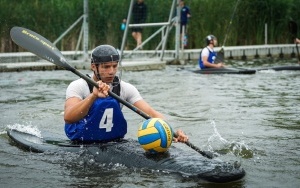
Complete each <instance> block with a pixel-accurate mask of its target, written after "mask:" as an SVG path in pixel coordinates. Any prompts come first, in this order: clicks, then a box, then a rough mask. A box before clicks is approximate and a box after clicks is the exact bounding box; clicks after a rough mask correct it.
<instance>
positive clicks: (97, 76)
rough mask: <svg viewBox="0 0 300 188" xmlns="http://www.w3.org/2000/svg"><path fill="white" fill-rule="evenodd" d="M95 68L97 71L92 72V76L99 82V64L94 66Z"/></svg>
mask: <svg viewBox="0 0 300 188" xmlns="http://www.w3.org/2000/svg"><path fill="white" fill-rule="evenodd" d="M95 66H96V69H97V71H94V75H95V76H96V78H97V79H98V80H101V76H100V74H99V69H98V66H99V64H95Z"/></svg>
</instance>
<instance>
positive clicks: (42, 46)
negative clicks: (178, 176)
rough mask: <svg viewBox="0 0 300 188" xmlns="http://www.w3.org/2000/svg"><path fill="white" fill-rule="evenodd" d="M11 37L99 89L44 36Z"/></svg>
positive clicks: (16, 32) (18, 32)
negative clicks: (71, 64)
mask: <svg viewBox="0 0 300 188" xmlns="http://www.w3.org/2000/svg"><path fill="white" fill-rule="evenodd" d="M10 35H11V38H12V40H13V41H14V42H15V43H16V44H17V45H19V46H21V47H23V48H24V49H27V50H28V51H30V52H32V53H34V54H36V55H37V56H39V57H41V58H42V59H45V60H47V61H49V62H51V63H54V64H55V65H57V66H60V67H63V68H65V69H66V70H69V71H71V72H73V73H74V74H76V75H77V76H79V77H80V78H82V79H84V80H85V81H87V82H88V83H90V84H92V85H93V86H95V87H97V88H98V87H99V86H98V84H97V83H96V82H95V81H94V80H92V79H91V78H89V77H88V76H86V75H84V74H82V73H81V72H79V71H78V70H77V69H75V68H74V67H72V66H70V65H69V64H68V63H67V61H66V59H65V58H64V56H63V55H62V53H61V52H60V51H59V50H58V49H57V48H56V47H55V45H54V44H52V43H51V42H50V41H49V40H47V39H46V38H44V37H43V36H41V35H39V34H38V33H36V32H34V31H31V30H29V29H25V28H22V27H13V28H12V29H11V31H10ZM108 94H109V95H110V96H111V97H113V98H115V99H116V100H118V101H119V102H120V103H122V104H123V105H125V106H127V107H128V108H129V109H131V110H133V111H134V112H136V113H137V114H139V115H140V116H142V117H144V118H145V119H149V118H151V117H150V116H149V115H148V114H146V113H144V112H143V111H142V110H140V109H138V108H137V107H135V106H133V105H132V104H130V103H129V102H127V101H125V100H123V99H122V98H120V97H119V96H118V95H116V94H115V93H113V92H111V91H109V92H108ZM177 136H178V135H177V134H176V133H174V137H177ZM185 144H186V145H187V146H189V147H191V148H192V149H194V150H195V151H197V152H198V153H200V154H201V155H203V156H204V157H207V158H210V159H211V158H213V155H212V153H210V152H204V151H202V150H201V149H199V148H198V147H196V146H195V145H193V144H192V143H190V142H185Z"/></svg>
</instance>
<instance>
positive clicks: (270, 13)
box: [0, 0, 300, 52]
mask: <svg viewBox="0 0 300 188" xmlns="http://www.w3.org/2000/svg"><path fill="white" fill-rule="evenodd" d="M150 1H151V3H150ZM185 2H186V4H187V5H188V6H189V7H190V9H191V13H192V17H191V19H190V20H189V24H188V36H189V46H188V47H189V48H202V47H203V46H204V45H205V43H204V38H205V36H207V35H208V34H214V35H215V36H217V37H218V39H219V44H221V45H224V44H223V42H224V38H225V36H226V35H227V41H226V44H225V45H226V46H233V45H259V44H264V42H265V24H267V25H268V33H267V34H268V43H269V44H283V43H291V42H292V41H291V38H290V33H289V30H288V22H289V21H290V20H293V21H296V23H297V24H298V25H300V21H299V18H300V11H299V7H300V1H299V0H240V2H239V5H238V8H237V11H236V13H235V15H234V17H233V20H232V23H231V24H230V30H229V32H228V33H227V27H228V26H229V23H230V19H231V16H232V14H233V11H234V6H235V4H236V2H237V0H221V1H220V0H186V1H185ZM145 3H146V4H147V6H148V18H147V22H149V23H155V22H166V21H167V20H168V18H169V14H170V8H171V4H172V0H145ZM129 4H130V0H89V48H90V49H92V48H94V47H95V46H97V45H99V44H104V43H107V44H111V45H114V46H116V47H120V46H121V42H122V36H123V31H121V30H120V24H121V22H122V19H123V18H126V17H127V14H128V9H129ZM0 7H1V11H0V32H1V34H0V41H1V46H0V52H14V51H19V50H21V49H19V47H18V46H16V45H15V44H14V43H13V42H12V41H11V39H10V36H9V31H10V29H11V28H12V27H13V26H21V27H25V28H29V29H32V30H34V31H36V32H38V33H40V34H41V35H43V36H45V37H46V38H48V39H49V40H50V41H54V40H56V39H57V38H58V37H59V36H60V35H61V34H62V33H63V32H64V31H65V30H66V29H68V28H69V27H70V26H71V25H72V24H73V23H74V22H75V21H76V20H77V19H78V18H79V17H80V16H81V15H82V14H83V0H47V1H46V0H1V1H0ZM80 29H81V23H80V24H78V25H77V26H76V27H75V28H74V29H72V30H71V32H70V33H69V34H67V35H66V36H65V37H64V38H63V39H62V40H61V41H60V42H59V43H58V44H57V47H58V48H59V49H60V50H74V49H75V47H76V44H77V42H78V38H79V33H80ZM157 29H159V27H146V28H144V31H143V38H144V39H145V38H147V37H149V36H150V35H152V33H153V32H155V31H156V30H157ZM298 33H299V32H298ZM174 36H175V29H173V30H172V32H171V33H170V36H169V39H168V44H167V48H168V49H174V42H175V40H174ZM298 36H299V35H298ZM299 37H300V36H299ZM160 39H161V38H160V36H157V37H155V38H154V39H152V40H151V41H150V42H149V43H148V44H147V45H146V46H145V49H154V48H155V47H156V46H157V45H158V43H159V42H160ZM127 46H128V47H129V49H132V48H134V47H135V42H134V41H133V39H132V37H131V32H130V30H129V32H128V36H127Z"/></svg>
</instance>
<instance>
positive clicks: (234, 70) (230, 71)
mask: <svg viewBox="0 0 300 188" xmlns="http://www.w3.org/2000/svg"><path fill="white" fill-rule="evenodd" d="M193 72H194V73H198V74H255V72H256V70H252V69H237V68H207V69H198V70H194V71H193Z"/></svg>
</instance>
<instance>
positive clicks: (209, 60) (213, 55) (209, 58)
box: [198, 50, 217, 69]
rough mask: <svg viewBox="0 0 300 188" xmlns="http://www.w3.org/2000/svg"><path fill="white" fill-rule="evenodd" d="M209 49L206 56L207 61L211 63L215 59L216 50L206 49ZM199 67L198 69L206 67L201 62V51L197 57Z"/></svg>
mask: <svg viewBox="0 0 300 188" xmlns="http://www.w3.org/2000/svg"><path fill="white" fill-rule="evenodd" d="M208 51H209V55H208V58H207V61H208V62H209V63H211V64H214V63H215V59H216V56H217V54H216V52H215V51H212V52H211V51H210V50H208ZM198 62H199V67H200V69H205V68H206V67H205V66H204V64H203V61H202V58H201V53H200V58H199V61H198Z"/></svg>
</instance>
